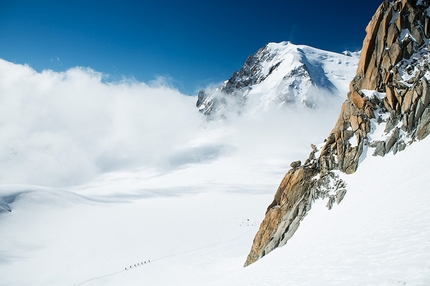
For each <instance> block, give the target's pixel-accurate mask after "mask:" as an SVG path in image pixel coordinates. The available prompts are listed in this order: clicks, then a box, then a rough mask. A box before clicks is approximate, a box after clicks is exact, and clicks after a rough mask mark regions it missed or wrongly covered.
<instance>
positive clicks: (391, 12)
mask: <svg viewBox="0 0 430 286" xmlns="http://www.w3.org/2000/svg"><path fill="white" fill-rule="evenodd" d="M428 8H429V1H422V0H421V1H420V0H395V1H388V0H387V1H384V2H383V3H382V4H381V5H380V6H379V8H378V9H377V11H376V13H375V15H374V16H373V17H372V19H371V21H370V23H369V24H368V26H367V28H366V37H365V39H364V42H363V48H362V51H361V55H360V61H359V64H358V68H357V73H356V76H355V78H354V79H353V80H352V82H351V84H350V90H349V92H348V95H347V99H346V101H345V102H344V103H343V105H342V108H341V112H340V116H339V119H338V121H337V122H336V124H335V126H334V128H333V130H332V131H331V132H330V135H329V136H328V138H327V139H326V140H325V141H324V145H323V146H322V147H321V148H319V149H317V148H316V147H315V146H314V145H312V152H311V154H310V156H309V158H308V159H307V160H306V162H305V163H304V164H301V162H299V161H296V162H293V163H292V164H291V170H289V171H288V172H287V174H286V175H285V177H284V179H283V180H282V182H281V184H280V186H279V188H278V190H277V192H276V194H275V197H274V200H273V202H272V203H271V204H270V205H269V207H268V208H267V212H266V216H265V218H264V220H263V222H262V223H261V225H260V228H259V231H258V233H257V234H256V236H255V238H254V242H253V245H252V248H251V251H250V253H249V255H248V257H247V260H246V262H245V266H248V265H250V264H252V263H254V262H255V261H257V260H258V259H260V258H262V257H263V256H265V255H266V254H268V253H269V252H271V251H272V250H273V249H275V248H276V247H280V246H283V245H285V244H286V243H287V241H288V239H289V238H291V237H292V236H293V234H294V232H295V231H296V230H297V228H298V227H299V224H300V221H301V220H302V219H303V218H304V216H305V215H306V214H307V212H308V211H309V210H310V209H311V205H312V203H313V202H314V201H315V200H316V199H327V201H328V202H327V207H328V208H329V209H331V208H332V207H333V205H334V204H335V203H340V201H342V199H343V198H344V196H345V194H346V184H345V182H343V181H342V180H341V179H339V177H338V176H337V172H343V173H346V174H351V173H354V172H355V171H356V170H357V167H358V165H359V162H360V160H362V159H364V156H362V155H363V154H364V153H365V152H367V150H368V149H369V148H370V149H374V151H373V155H374V156H385V155H386V154H387V153H389V152H393V153H394V154H396V153H397V152H399V151H402V150H403V149H405V148H406V146H407V145H409V144H411V143H413V142H414V141H416V140H422V139H424V138H425V137H427V135H429V133H430V106H429V102H430V83H429V79H430V59H429V48H430V47H429V38H430V15H429V14H428V12H427V9H428ZM429 10H430V9H429ZM378 128H379V129H380V128H384V132H383V133H384V136H383V137H381V138H379V137H378V138H376V137H375V136H376V135H374V131H375V130H376V129H378ZM374 137H375V138H374ZM369 151H370V150H369Z"/></svg>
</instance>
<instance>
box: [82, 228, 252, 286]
mask: <svg viewBox="0 0 430 286" xmlns="http://www.w3.org/2000/svg"><path fill="white" fill-rule="evenodd" d="M256 227H257V226H252V227H251V229H249V230H247V231H245V232H244V233H242V234H241V235H239V236H237V237H235V238H233V239H230V240H227V241H223V242H218V243H214V244H211V245H207V246H203V247H199V248H195V249H191V250H187V251H184V252H180V253H176V254H171V255H166V256H163V257H160V258H156V259H153V260H144V261H145V263H144V264H137V265H136V264H133V265H135V267H131V266H130V267H124V269H122V270H120V271H117V272H114V273H110V274H106V275H103V276H97V277H94V278H91V279H88V280H86V281H84V282H81V283H79V284H77V286H80V285H84V284H86V283H89V282H91V281H94V280H98V279H103V278H106V277H110V276H114V275H117V274H120V273H122V272H126V271H129V270H131V269H133V268H136V267H138V266H142V265H148V264H152V263H154V262H157V261H160V260H164V259H168V258H172V257H176V256H181V255H184V254H188V253H192V252H196V251H199V250H203V249H208V248H212V247H215V246H219V245H223V244H227V243H231V242H233V241H236V240H238V239H241V238H243V236H245V235H246V234H249V233H250V232H251V231H253V230H254V229H255V228H256ZM147 261H148V262H147Z"/></svg>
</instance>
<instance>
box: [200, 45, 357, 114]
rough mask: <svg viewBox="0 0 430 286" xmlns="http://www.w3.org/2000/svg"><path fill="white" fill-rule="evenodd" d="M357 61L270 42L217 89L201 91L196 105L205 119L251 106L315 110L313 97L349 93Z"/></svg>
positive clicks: (339, 55) (315, 99) (251, 56)
mask: <svg viewBox="0 0 430 286" xmlns="http://www.w3.org/2000/svg"><path fill="white" fill-rule="evenodd" d="M357 63H358V55H357V54H351V53H346V54H337V53H331V52H327V51H322V50H319V49H315V48H312V47H308V46H303V45H294V44H292V43H290V42H282V43H269V44H267V45H266V46H264V47H263V48H261V49H259V50H258V51H257V52H256V53H255V54H254V55H250V56H249V57H248V59H247V60H246V62H245V63H244V65H243V67H242V68H241V69H240V70H239V71H236V72H234V73H233V75H232V76H231V77H230V79H228V80H227V81H225V82H224V83H223V84H222V85H221V86H220V87H219V88H217V89H216V90H214V91H209V90H202V91H200V92H199V95H198V100H197V104H196V105H197V107H198V109H199V110H200V112H202V113H203V114H205V115H206V116H207V118H209V119H212V118H215V119H216V118H218V117H222V116H225V115H226V114H227V113H228V112H234V113H241V112H242V111H243V109H244V107H249V106H254V105H255V106H268V105H291V104H304V105H305V106H308V107H314V106H316V105H317V98H315V96H314V94H318V96H322V95H323V94H330V95H333V94H338V95H339V97H340V96H343V94H344V93H345V92H346V91H347V89H348V81H347V80H346V78H349V79H350V78H352V77H353V76H354V75H355V69H356V67H357ZM349 75H350V77H348V76H349ZM315 91H316V92H315Z"/></svg>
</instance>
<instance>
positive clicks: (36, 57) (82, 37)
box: [0, 0, 380, 95]
mask: <svg viewBox="0 0 430 286" xmlns="http://www.w3.org/2000/svg"><path fill="white" fill-rule="evenodd" d="M379 4H380V2H379V1H358V2H357V1H354V2H351V1H344V0H343V1H320V0H319V1H317V0H308V1H273V0H266V1H254V0H248V1H242V0H240V1H232V0H229V1H227V0H217V1H202V2H196V1H189V0H185V1H171V0H157V1H130V0H122V1H110V0H106V1H94V0H87V1H79V0H75V1H61V0H56V1H45V0H39V1H25V0H14V1H12V0H10V1H8V0H0V58H3V59H5V60H7V61H11V62H14V63H18V64H24V63H26V64H29V65H30V66H31V67H33V68H34V69H36V70H37V71H41V70H43V69H53V70H56V71H64V70H67V69H68V68H71V67H74V66H84V67H90V68H92V69H94V70H96V71H99V72H103V73H105V74H108V75H109V76H110V80H114V81H115V80H119V79H121V78H122V77H123V76H125V77H134V78H135V79H137V80H139V81H144V82H150V81H151V80H154V79H156V78H157V77H159V76H162V77H165V78H167V79H168V81H169V82H170V84H171V85H172V86H173V87H175V88H177V89H179V91H181V92H183V93H186V94H189V95H192V94H196V92H197V91H198V89H199V88H203V87H205V86H207V85H208V84H210V83H216V82H220V81H222V80H225V79H228V78H229V77H230V75H231V74H232V73H233V72H234V71H235V70H237V69H239V68H240V67H241V66H242V64H243V63H244V61H245V60H246V58H247V56H248V55H249V54H252V53H254V52H255V51H256V50H257V49H259V48H260V47H262V46H264V45H265V44H266V43H268V42H280V41H284V40H289V41H292V42H293V43H295V44H306V45H310V46H314V47H317V48H321V49H326V50H331V51H336V52H342V51H343V50H346V49H348V50H359V49H360V48H361V44H362V42H363V38H364V36H365V31H364V30H365V27H366V25H367V23H368V22H369V20H370V19H371V17H372V15H373V14H374V12H375V11H376V8H377V7H378V5H379Z"/></svg>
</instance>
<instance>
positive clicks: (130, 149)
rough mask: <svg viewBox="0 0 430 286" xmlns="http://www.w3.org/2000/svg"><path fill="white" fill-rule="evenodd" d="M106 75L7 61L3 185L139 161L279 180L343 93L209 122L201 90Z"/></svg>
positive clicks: (195, 175) (1, 100) (62, 182)
mask: <svg viewBox="0 0 430 286" xmlns="http://www.w3.org/2000/svg"><path fill="white" fill-rule="evenodd" d="M104 79H105V75H103V74H101V73H98V72H96V71H94V70H91V69H88V68H81V67H77V68H72V69H70V70H68V71H66V72H61V73H58V72H54V71H50V70H47V71H43V72H40V73H38V72H36V71H34V70H33V69H32V68H30V67H29V66H26V65H17V64H13V63H10V62H7V61H3V60H0V138H1V140H0V160H1V162H2V164H1V165H0V184H34V185H43V186H54V187H67V186H72V185H79V184H84V183H87V182H89V181H92V180H93V179H95V178H96V177H98V176H99V175H103V174H105V175H108V177H109V178H115V175H114V174H113V175H112V176H109V174H108V173H110V172H118V171H122V172H123V173H124V171H125V172H129V174H131V175H132V176H134V175H133V174H139V175H138V176H139V177H142V178H145V176H146V175H145V173H144V172H145V171H143V173H142V171H139V172H135V171H132V169H134V168H139V170H148V171H147V175H148V174H149V173H151V172H152V171H154V170H155V171H154V172H155V173H151V174H158V176H160V175H163V174H164V175H165V174H170V173H171V175H169V176H170V177H169V176H167V177H169V178H172V180H177V179H178V180H182V182H181V184H185V185H193V184H194V185H196V186H197V184H200V185H208V184H212V183H214V182H217V183H221V182H225V183H229V184H231V185H235V184H238V183H240V182H242V181H243V182H246V183H249V184H257V183H258V182H260V181H264V180H265V181H266V182H268V181H270V182H271V183H272V184H275V185H276V184H277V183H278V181H279V180H280V178H278V177H276V178H274V177H273V175H274V174H278V173H280V174H281V173H282V174H283V173H284V172H285V171H286V170H287V168H288V165H289V163H290V162H291V161H292V160H298V159H301V160H304V159H306V157H307V155H308V154H309V151H310V148H309V144H310V143H319V142H321V141H322V140H323V139H324V138H325V136H326V135H327V134H328V133H329V131H330V128H331V127H332V126H333V124H334V122H335V120H336V116H337V114H338V112H339V107H340V104H341V101H342V100H339V99H336V98H334V99H333V104H331V103H330V104H327V105H326V106H324V107H323V108H319V109H314V110H312V109H308V108H304V107H294V108H283V109H279V108H275V107H274V108H268V109H267V110H261V111H259V112H253V113H243V114H242V115H241V116H237V115H232V116H229V119H228V121H227V122H210V123H209V122H206V121H205V120H204V119H203V118H202V115H201V114H199V112H198V110H197V108H195V101H196V97H189V96H185V95H182V94H180V93H179V92H178V91H177V90H175V89H172V88H171V87H169V86H168V84H166V82H165V81H164V79H162V78H158V79H156V80H155V81H154V82H151V83H150V84H145V83H142V82H137V81H135V80H133V79H125V80H123V81H121V82H118V83H108V82H105V81H104ZM251 109H252V108H251ZM190 167H192V168H190ZM187 168H188V171H186V172H185V171H181V174H182V175H181V176H180V177H178V176H179V175H178V173H175V171H177V170H184V169H187ZM184 172H185V173H184ZM101 177H103V176H101ZM167 177H163V178H166V179H160V180H158V181H157V180H156V181H154V184H155V186H160V184H164V183H165V182H166V180H167ZM99 178H100V177H99ZM160 178H161V177H160ZM241 178H242V179H241ZM241 180H242V181H241ZM185 181H186V182H185ZM169 184H170V185H175V182H169ZM109 185H113V182H111V183H109ZM141 186H142V185H141ZM270 191H272V190H270Z"/></svg>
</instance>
